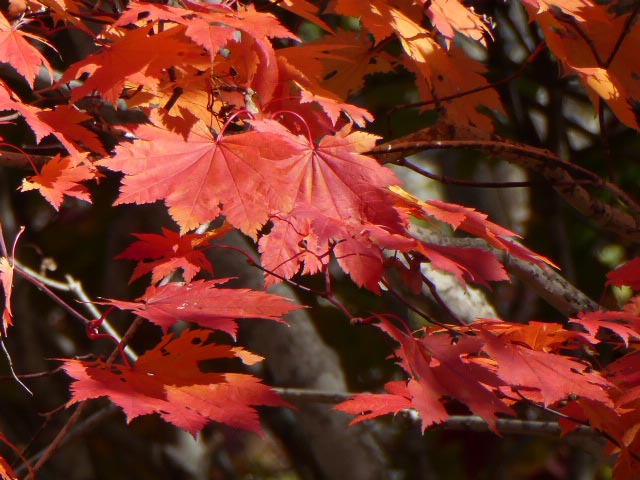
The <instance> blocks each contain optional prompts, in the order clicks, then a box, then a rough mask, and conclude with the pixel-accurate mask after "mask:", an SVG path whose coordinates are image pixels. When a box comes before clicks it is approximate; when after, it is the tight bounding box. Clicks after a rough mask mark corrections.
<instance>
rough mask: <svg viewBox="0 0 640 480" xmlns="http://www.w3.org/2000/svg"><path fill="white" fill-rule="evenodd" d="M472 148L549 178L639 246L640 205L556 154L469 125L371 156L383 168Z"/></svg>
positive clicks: (441, 127) (441, 128)
mask: <svg viewBox="0 0 640 480" xmlns="http://www.w3.org/2000/svg"><path fill="white" fill-rule="evenodd" d="M439 149H440V150H441V149H473V150H479V151H482V152H485V153H487V154H490V155H499V157H500V158H502V159H503V160H506V161H507V162H509V163H513V164H516V165H520V166H521V167H523V168H526V169H527V170H530V171H532V172H535V173H538V174H540V175H542V176H543V177H544V178H545V179H547V180H548V181H549V182H550V183H551V185H552V186H553V187H554V188H555V190H556V191H557V192H558V193H559V194H560V195H561V196H562V197H563V198H564V199H565V201H567V203H569V204H570V205H571V206H572V207H574V208H575V209H576V210H578V211H579V212H580V213H582V214H583V215H584V216H586V217H587V218H590V219H591V220H592V221H594V222H595V223H596V224H598V225H599V226H601V227H602V228H605V229H607V230H609V231H611V232H613V233H615V234H616V235H618V236H619V237H620V239H621V240H622V241H623V242H625V243H638V242H640V205H639V204H638V203H637V202H636V201H635V200H634V199H632V198H631V197H629V195H627V194H626V193H625V192H624V191H622V190H621V189H620V188H619V187H618V186H617V185H615V184H613V183H611V182H608V181H606V180H604V179H603V178H602V177H600V176H599V175H597V174H595V173H593V172H591V171H589V170H587V169H585V168H583V167H580V166H579V165H575V164H572V163H569V162H566V161H564V160H562V159H560V158H559V157H558V156H557V155H555V154H554V153H552V152H550V151H548V150H544V149H540V148H535V147H531V146H529V145H524V144H519V143H515V142H512V141H509V140H505V139H502V138H499V137H496V136H490V135H489V134H487V133H486V132H484V131H482V130H479V129H477V128H473V127H468V126H464V127H462V126H454V125H451V124H446V123H439V124H436V125H434V126H433V127H429V128H426V129H423V130H420V131H418V132H416V133H413V134H411V135H407V136H405V137H402V138H398V139H396V140H392V141H390V142H387V143H384V144H382V145H378V146H377V147H375V148H374V149H373V150H371V151H370V152H368V154H369V155H371V156H373V157H374V158H376V159H377V160H378V161H379V162H380V163H383V164H384V163H395V164H399V165H402V163H403V159H404V158H405V157H406V156H409V155H413V154H415V153H418V152H422V151H426V150H439ZM574 175H581V176H583V177H585V178H586V179H587V180H590V181H591V182H592V183H593V185H594V186H596V187H598V188H601V189H603V190H605V191H607V192H609V193H611V194H612V195H613V196H614V197H615V198H616V199H618V200H619V201H620V202H621V203H622V204H623V205H624V206H625V207H626V209H621V208H616V207H613V206H611V205H610V204H607V203H604V202H602V201H601V200H599V199H597V198H595V197H594V196H593V195H592V194H591V193H589V191H587V189H586V188H584V187H583V186H582V185H581V184H580V182H578V181H577V180H576V178H575V177H574Z"/></svg>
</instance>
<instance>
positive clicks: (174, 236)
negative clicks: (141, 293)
mask: <svg viewBox="0 0 640 480" xmlns="http://www.w3.org/2000/svg"><path fill="white" fill-rule="evenodd" d="M230 228H231V227H230V226H228V225H225V226H223V227H220V228H218V229H215V230H212V231H210V232H207V233H206V234H199V233H190V234H187V235H182V236H181V235H180V234H179V233H178V232H174V231H172V230H169V229H167V228H164V227H163V228H162V235H157V234H155V233H134V234H133V235H134V236H135V237H136V238H137V239H138V241H137V242H134V243H133V244H131V245H129V246H128V247H127V249H126V250H125V251H124V252H122V253H121V254H119V255H118V256H116V257H115V258H116V259H126V260H138V265H136V268H135V270H134V271H133V274H132V275H131V278H130V279H129V283H131V282H133V281H135V280H137V279H138V278H140V277H142V276H143V275H146V274H147V273H149V272H152V274H151V283H158V282H159V281H160V280H162V279H163V278H164V277H166V276H167V275H169V274H171V273H172V272H173V271H175V270H177V269H178V268H180V269H182V276H183V277H184V280H185V281H186V282H187V283H188V282H190V281H191V280H193V277H194V276H195V275H196V274H197V273H198V272H199V271H200V270H201V269H203V270H205V271H207V272H209V273H210V274H212V275H213V267H212V266H211V262H209V260H208V259H207V257H206V256H205V254H204V252H202V251H201V250H197V248H198V247H202V246H204V245H205V244H206V242H208V241H209V240H211V239H213V238H216V237H219V236H222V235H224V234H225V233H226V232H228V231H229V230H230ZM144 260H152V261H151V262H144Z"/></svg>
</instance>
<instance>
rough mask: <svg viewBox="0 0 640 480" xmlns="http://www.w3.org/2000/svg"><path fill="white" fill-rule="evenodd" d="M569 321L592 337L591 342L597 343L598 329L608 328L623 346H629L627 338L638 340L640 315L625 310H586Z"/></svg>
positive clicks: (639, 336) (639, 337) (639, 335)
mask: <svg viewBox="0 0 640 480" xmlns="http://www.w3.org/2000/svg"><path fill="white" fill-rule="evenodd" d="M569 322H570V323H575V324H578V325H581V326H582V327H583V328H584V329H585V330H586V331H587V332H589V334H590V335H591V337H592V338H593V343H597V342H598V340H597V339H596V338H595V336H596V334H597V333H598V331H599V330H600V329H603V328H604V329H606V330H610V331H612V332H613V333H615V334H616V335H618V336H619V337H620V338H621V339H622V341H623V342H624V345H625V347H628V346H629V339H630V338H635V339H636V340H640V317H638V316H635V315H632V314H630V313H627V312H604V311H601V310H599V311H596V312H586V313H580V314H579V315H578V318H571V319H569Z"/></svg>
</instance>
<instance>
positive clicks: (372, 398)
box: [333, 381, 411, 426]
mask: <svg viewBox="0 0 640 480" xmlns="http://www.w3.org/2000/svg"><path fill="white" fill-rule="evenodd" d="M384 389H385V391H386V392H387V393H386V394H385V393H359V394H357V395H353V396H351V397H350V398H349V399H348V400H345V401H344V402H341V403H339V404H338V405H336V406H335V407H333V409H334V410H339V411H341V412H346V413H351V414H353V415H358V416H357V417H355V418H354V419H353V420H351V422H349V425H350V426H351V425H353V424H355V423H358V422H362V421H364V420H369V419H371V418H375V417H379V416H381V415H387V414H389V413H393V414H396V413H398V412H399V411H400V410H405V409H408V408H411V394H410V393H409V392H408V391H407V382H403V381H394V382H388V383H386V384H385V386H384Z"/></svg>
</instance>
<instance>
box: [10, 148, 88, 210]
mask: <svg viewBox="0 0 640 480" xmlns="http://www.w3.org/2000/svg"><path fill="white" fill-rule="evenodd" d="M95 176H96V174H95V170H92V169H91V168H89V167H88V166H87V165H85V164H79V165H73V164H72V162H71V157H61V156H60V154H58V155H56V156H55V157H54V158H52V159H51V160H49V161H48V162H47V163H46V164H45V165H44V166H43V167H42V169H41V171H40V173H39V174H36V175H32V176H30V177H27V178H25V179H24V180H23V181H22V185H21V186H20V190H22V191H23V192H26V191H29V190H38V191H40V193H41V194H42V196H43V197H44V198H45V199H46V200H47V201H48V202H49V203H50V204H51V205H52V206H53V208H55V209H56V210H59V209H60V205H61V204H62V200H63V199H64V196H65V195H67V196H69V197H75V198H78V199H80V200H84V201H86V202H91V197H90V196H89V191H88V190H87V187H85V186H84V185H82V184H80V182H83V181H85V180H92V179H94V178H95Z"/></svg>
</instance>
